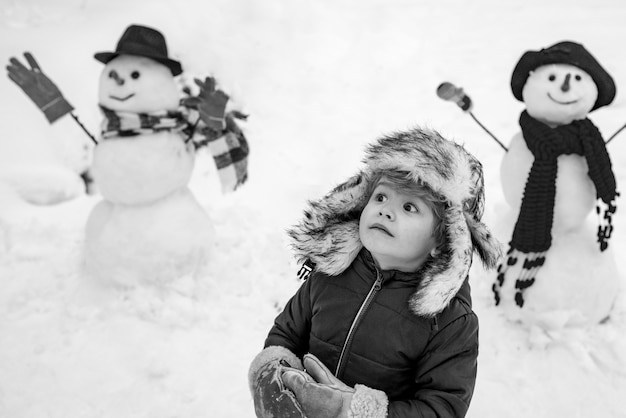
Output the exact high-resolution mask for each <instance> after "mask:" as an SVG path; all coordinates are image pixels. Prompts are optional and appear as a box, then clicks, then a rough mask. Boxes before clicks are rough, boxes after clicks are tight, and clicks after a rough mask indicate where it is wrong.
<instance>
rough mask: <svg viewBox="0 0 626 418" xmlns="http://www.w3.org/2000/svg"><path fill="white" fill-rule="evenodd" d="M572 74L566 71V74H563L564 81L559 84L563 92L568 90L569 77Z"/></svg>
mask: <svg viewBox="0 0 626 418" xmlns="http://www.w3.org/2000/svg"><path fill="white" fill-rule="evenodd" d="M571 76H572V75H571V74H569V73H567V75H566V76H565V81H563V84H561V91H563V92H568V91H569V79H570V77H571Z"/></svg>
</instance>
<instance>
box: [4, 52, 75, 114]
mask: <svg viewBox="0 0 626 418" xmlns="http://www.w3.org/2000/svg"><path fill="white" fill-rule="evenodd" d="M24 57H25V58H26V61H27V62H28V64H29V65H30V69H28V68H27V67H26V66H25V65H24V64H22V63H21V62H20V61H19V60H18V59H17V58H14V57H12V58H11V59H10V60H9V65H7V67H6V68H7V73H8V74H7V75H8V76H9V78H10V79H11V80H13V82H15V84H17V85H18V86H20V87H21V88H22V90H24V93H26V95H27V96H28V97H30V99H31V100H32V101H33V102H35V104H36V105H37V107H38V108H39V109H41V111H42V112H43V114H44V115H45V116H46V118H47V119H48V122H50V123H53V122H55V121H56V120H57V119H59V118H60V117H61V116H63V115H66V114H67V113H69V112H71V111H72V110H74V108H73V107H72V105H71V104H69V103H68V101H67V100H65V98H64V97H63V95H62V94H61V91H60V90H59V89H58V87H57V86H56V85H55V84H54V83H53V82H52V81H51V80H50V79H49V78H48V77H47V76H46V75H45V74H44V73H43V72H42V71H41V68H40V67H39V64H37V61H35V58H34V57H33V56H32V55H31V54H30V53H29V52H25V53H24Z"/></svg>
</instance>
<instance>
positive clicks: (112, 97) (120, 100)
mask: <svg viewBox="0 0 626 418" xmlns="http://www.w3.org/2000/svg"><path fill="white" fill-rule="evenodd" d="M134 95H135V93H131V94H129V95H128V96H126V97H115V96H110V95H109V98H110V99H113V100H117V101H119V102H125V101H126V100H128V99H130V98H131V97H133V96H134Z"/></svg>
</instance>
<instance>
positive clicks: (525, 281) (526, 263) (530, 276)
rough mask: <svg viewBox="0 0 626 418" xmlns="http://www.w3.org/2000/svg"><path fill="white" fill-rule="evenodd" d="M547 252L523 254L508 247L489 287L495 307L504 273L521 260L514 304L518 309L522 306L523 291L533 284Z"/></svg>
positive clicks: (502, 283) (499, 299)
mask: <svg viewBox="0 0 626 418" xmlns="http://www.w3.org/2000/svg"><path fill="white" fill-rule="evenodd" d="M546 254H547V251H541V252H530V253H524V252H522V251H520V250H518V249H515V248H513V247H509V251H507V253H506V263H505V264H504V263H500V264H499V265H498V269H497V273H498V275H497V278H496V282H495V283H494V284H493V286H492V287H491V290H492V291H493V293H494V298H495V301H496V306H497V305H499V304H500V301H501V296H500V290H501V289H502V286H503V285H504V280H505V278H506V273H507V271H508V270H509V268H510V267H512V266H515V265H517V263H518V261H520V259H521V260H523V263H522V269H521V271H520V274H519V276H518V277H517V279H516V280H515V289H516V292H515V304H516V305H517V306H519V307H520V308H521V307H523V306H524V291H525V290H526V289H528V288H529V287H531V286H532V285H533V284H534V283H535V278H536V274H537V272H538V271H539V269H540V268H541V267H542V266H543V264H544V263H545V261H546Z"/></svg>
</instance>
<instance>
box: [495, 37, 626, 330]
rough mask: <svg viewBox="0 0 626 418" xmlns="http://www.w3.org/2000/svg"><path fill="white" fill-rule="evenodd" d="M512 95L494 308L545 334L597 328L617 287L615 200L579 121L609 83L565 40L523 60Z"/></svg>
mask: <svg viewBox="0 0 626 418" xmlns="http://www.w3.org/2000/svg"><path fill="white" fill-rule="evenodd" d="M511 88H512V91H513V95H514V96H515V98H516V99H518V100H520V101H522V102H524V104H525V105H526V109H525V110H524V111H523V112H522V114H521V116H520V119H519V124H520V127H521V132H520V133H518V134H517V135H516V136H514V137H513V139H512V140H511V143H510V145H509V147H508V150H507V152H506V154H505V155H504V157H503V160H502V164H501V181H502V189H503V192H504V196H505V199H506V201H507V203H508V204H509V206H510V208H511V212H510V214H509V215H510V216H509V219H508V222H509V223H508V226H509V228H508V231H509V234H510V235H509V236H510V237H511V239H510V242H509V250H508V252H507V254H506V256H505V257H504V259H503V261H502V263H501V265H500V266H499V268H498V275H497V278H496V280H495V282H494V284H493V292H494V296H495V301H496V304H497V305H500V306H502V307H504V308H507V312H508V313H509V314H511V315H512V317H514V318H516V319H522V320H524V321H527V322H531V323H535V324H538V325H540V326H542V327H545V328H549V329H554V328H560V327H562V326H569V325H588V324H597V323H599V322H602V321H604V320H607V318H609V317H610V312H611V309H612V307H613V303H614V301H615V296H616V294H617V291H618V288H619V281H620V278H619V274H618V272H617V267H616V263H615V258H614V255H613V252H612V248H611V247H610V246H609V242H610V238H611V235H612V233H613V222H612V220H613V214H614V213H615V211H616V198H617V197H618V196H619V193H618V192H617V186H616V181H615V176H614V173H613V171H612V165H611V160H610V157H609V154H608V152H607V149H606V143H605V140H604V139H603V137H602V135H601V133H600V131H599V130H598V128H597V127H596V126H595V125H594V124H593V123H592V122H591V120H590V119H589V118H588V117H587V115H588V113H590V112H592V111H594V110H597V109H599V108H601V107H603V106H606V105H608V104H610V103H611V102H612V101H613V98H614V97H615V93H616V88H615V84H614V81H613V79H612V77H611V76H610V75H609V74H608V73H607V72H606V70H605V69H604V68H603V67H602V66H601V65H600V64H599V63H598V61H597V60H596V59H595V58H594V57H593V56H592V55H591V54H590V53H589V52H588V51H587V50H586V49H585V47H584V46H583V45H581V44H579V43H576V42H571V41H564V42H559V43H557V44H554V45H552V46H550V47H548V48H544V49H541V50H538V51H527V52H526V53H524V54H523V55H522V57H521V58H520V60H519V62H518V63H517V65H516V67H515V69H514V71H513V74H512V78H511ZM594 208H595V210H594ZM594 215H595V216H594ZM511 227H512V231H511Z"/></svg>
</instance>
